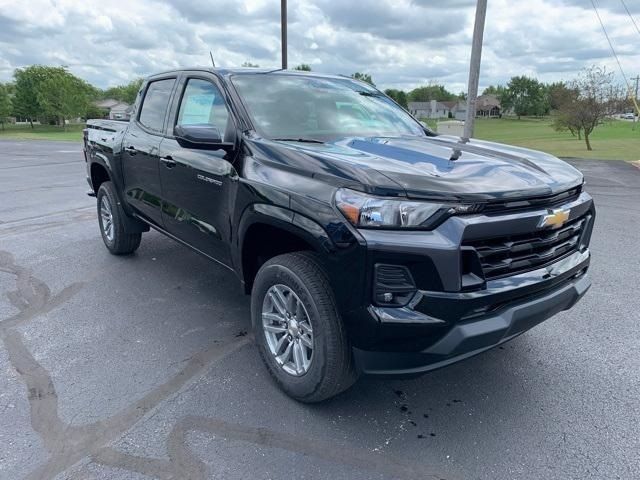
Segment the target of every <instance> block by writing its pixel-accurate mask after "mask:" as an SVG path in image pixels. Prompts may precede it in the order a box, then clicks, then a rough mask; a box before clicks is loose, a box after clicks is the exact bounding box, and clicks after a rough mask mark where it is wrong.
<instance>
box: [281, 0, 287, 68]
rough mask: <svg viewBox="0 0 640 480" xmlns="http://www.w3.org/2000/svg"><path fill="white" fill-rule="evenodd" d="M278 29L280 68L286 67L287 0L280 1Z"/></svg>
mask: <svg viewBox="0 0 640 480" xmlns="http://www.w3.org/2000/svg"><path fill="white" fill-rule="evenodd" d="M280 30H281V37H282V39H281V42H282V69H283V70H286V69H287V0H281V1H280Z"/></svg>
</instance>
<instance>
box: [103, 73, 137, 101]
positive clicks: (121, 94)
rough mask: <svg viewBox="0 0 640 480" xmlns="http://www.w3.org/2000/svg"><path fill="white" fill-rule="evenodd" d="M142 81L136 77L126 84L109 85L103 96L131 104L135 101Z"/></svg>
mask: <svg viewBox="0 0 640 480" xmlns="http://www.w3.org/2000/svg"><path fill="white" fill-rule="evenodd" d="M142 82H143V79H142V78H137V79H135V80H132V81H130V82H129V83H127V84H126V85H118V86H116V87H111V88H109V89H107V90H105V91H104V93H103V96H104V98H113V99H115V100H119V101H121V102H125V103H128V104H133V103H135V102H136V97H137V96H138V91H139V90H140V87H141V86H142Z"/></svg>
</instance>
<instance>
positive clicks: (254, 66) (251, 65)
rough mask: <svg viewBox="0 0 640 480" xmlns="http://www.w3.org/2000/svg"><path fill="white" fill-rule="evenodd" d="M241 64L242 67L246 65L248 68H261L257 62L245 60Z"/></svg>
mask: <svg viewBox="0 0 640 480" xmlns="http://www.w3.org/2000/svg"><path fill="white" fill-rule="evenodd" d="M240 66H241V67H246V68H260V65H258V64H257V63H251V62H244V63H243V64H242V65H240Z"/></svg>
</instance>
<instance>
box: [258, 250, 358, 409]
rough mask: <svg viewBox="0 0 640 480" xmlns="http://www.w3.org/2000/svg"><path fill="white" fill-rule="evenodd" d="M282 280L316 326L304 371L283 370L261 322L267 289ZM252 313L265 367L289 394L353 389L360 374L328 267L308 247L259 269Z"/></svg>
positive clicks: (311, 397) (311, 395)
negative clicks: (309, 355)
mask: <svg viewBox="0 0 640 480" xmlns="http://www.w3.org/2000/svg"><path fill="white" fill-rule="evenodd" d="M274 285H284V286H285V287H288V288H289V289H291V291H293V292H294V293H295V294H296V295H297V297H298V299H299V300H300V301H301V302H302V304H303V305H304V308H305V309H306V313H307V315H308V319H309V321H310V323H311V327H312V329H313V350H312V352H313V353H312V355H311V360H310V365H309V367H308V370H307V371H306V373H304V374H302V375H299V376H296V375H293V374H291V373H288V372H287V371H285V369H284V368H283V367H282V366H281V365H280V364H279V363H278V362H277V361H276V359H275V356H274V354H273V353H272V352H271V350H270V347H269V344H268V341H267V338H266V335H265V330H264V328H263V323H262V311H263V304H264V302H265V296H266V295H267V292H268V291H269V289H270V288H271V287H272V286H274ZM251 317H252V321H253V330H254V334H255V339H256V343H257V345H258V349H259V350H260V354H261V356H262V359H263V361H264V363H265V365H266V366H267V369H268V370H269V372H270V373H271V375H272V376H273V378H274V379H275V381H276V383H277V384H278V385H279V386H280V388H281V389H282V390H284V391H285V393H287V395H289V396H290V397H292V398H294V399H296V400H299V401H301V402H305V403H315V402H321V401H323V400H326V399H328V398H330V397H333V396H335V395H337V394H338V393H340V392H342V391H344V390H346V389H347V388H349V387H350V386H351V385H353V383H354V382H355V381H356V379H357V374H356V371H355V368H354V366H353V358H352V354H351V348H350V345H349V342H348V340H347V336H346V332H345V329H344V325H343V323H342V320H341V319H340V315H339V313H338V310H337V308H336V303H335V299H334V296H333V292H332V290H331V286H330V285H329V280H328V277H327V274H326V273H325V270H324V269H323V267H322V266H321V263H320V262H319V260H318V257H317V256H316V255H315V254H313V253H310V252H296V253H288V254H284V255H279V256H277V257H274V258H272V259H270V260H269V261H267V262H266V263H265V264H264V265H263V266H262V267H261V268H260V270H259V271H258V274H257V275H256V279H255V282H254V284H253V290H252V292H251Z"/></svg>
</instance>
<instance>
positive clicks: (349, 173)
mask: <svg viewBox="0 0 640 480" xmlns="http://www.w3.org/2000/svg"><path fill="white" fill-rule="evenodd" d="M269 143H271V144H274V143H277V144H279V145H278V148H277V149H278V150H279V149H280V148H279V147H282V148H284V149H286V152H281V153H282V154H283V155H282V156H281V155H278V157H280V158H282V159H283V160H284V161H285V162H286V163H287V164H288V166H289V167H290V168H294V169H298V168H300V169H304V170H308V172H309V173H311V174H312V176H314V177H318V176H324V177H326V176H327V175H328V176H332V175H333V176H337V177H339V178H340V179H341V182H339V183H340V184H343V185H344V184H345V183H346V184H347V185H348V184H349V183H353V184H352V185H348V186H350V187H351V188H357V189H362V190H365V191H371V192H375V191H378V193H379V191H380V188H379V187H380V186H381V185H384V190H385V191H387V192H388V193H390V194H392V192H391V191H390V190H394V188H393V186H395V187H396V189H398V190H399V191H398V192H397V194H402V193H403V194H404V195H406V196H408V197H410V198H432V199H433V198H437V199H444V198H446V199H460V200H476V201H477V200H492V199H510V198H523V197H538V196H547V195H553V194H555V193H559V192H562V191H565V190H568V189H570V188H572V187H575V186H577V185H580V184H581V183H582V181H583V177H582V174H581V173H580V172H579V171H578V170H576V169H575V168H573V167H572V166H570V165H569V164H567V163H565V162H563V161H562V160H559V159H558V158H556V157H553V156H551V155H548V154H545V153H542V152H538V151H535V150H529V149H525V148H520V147H513V146H509V145H502V144H499V143H492V142H486V141H482V140H475V139H472V140H470V141H466V142H463V141H462V140H461V139H460V138H459V137H453V136H444V135H440V136H437V137H375V138H364V137H353V138H346V139H342V140H339V141H337V142H334V143H325V144H311V143H298V142H271V141H270V142H269ZM272 153H276V152H272ZM295 153H298V154H299V155H300V156H301V157H303V158H296V157H297V155H295ZM296 167H297V168H296ZM376 187H378V188H376Z"/></svg>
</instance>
